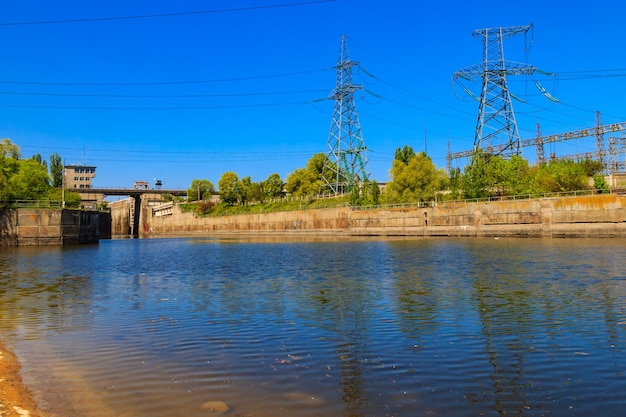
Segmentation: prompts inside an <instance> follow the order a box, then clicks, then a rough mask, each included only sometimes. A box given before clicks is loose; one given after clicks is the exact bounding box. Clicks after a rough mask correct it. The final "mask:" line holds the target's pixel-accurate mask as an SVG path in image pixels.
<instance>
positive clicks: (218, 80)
mask: <svg viewBox="0 0 626 417" xmlns="http://www.w3.org/2000/svg"><path fill="white" fill-rule="evenodd" d="M331 69H332V70H334V68H332V67H328V68H318V69H311V70H304V71H293V72H284V73H278V74H266V75H251V76H246V77H234V78H221V79H213V80H191V81H146V82H124V83H102V82H100V83H97V82H88V83H76V82H72V83H70V82H55V81H9V80H0V84H16V85H57V86H106V87H110V86H140V85H145V86H147V85H183V84H210V83H224V82H234V81H249V80H260V79H266V78H280V77H289V76H295V75H303V74H311V73H314V72H323V71H328V70H331Z"/></svg>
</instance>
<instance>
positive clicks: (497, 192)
mask: <svg viewBox="0 0 626 417" xmlns="http://www.w3.org/2000/svg"><path fill="white" fill-rule="evenodd" d="M329 164H330V161H329V160H328V156H327V155H325V154H323V153H318V154H315V155H313V156H312V157H311V158H310V159H309V160H308V162H307V164H306V166H305V167H303V168H298V169H296V170H295V171H294V172H292V173H291V174H289V176H288V177H287V179H286V180H285V181H283V180H282V179H281V178H280V176H279V175H278V174H272V175H270V176H269V177H268V178H267V179H266V180H264V181H261V182H258V183H256V182H253V181H252V180H251V178H250V177H244V178H239V177H238V175H237V174H236V173H234V172H225V173H224V174H223V175H222V177H221V178H220V180H219V181H218V190H219V191H217V192H216V190H215V187H214V185H213V184H212V183H211V182H210V181H208V180H194V181H193V182H192V184H191V186H190V188H189V190H188V192H187V200H188V201H190V202H191V201H197V200H204V201H205V203H204V205H202V206H199V210H198V211H199V212H201V213H206V212H209V211H211V209H212V207H214V206H215V204H217V203H212V202H208V200H209V195H211V194H218V195H219V197H220V198H219V200H220V203H219V204H221V205H228V206H234V205H246V204H264V203H266V202H267V201H268V200H270V199H273V198H275V197H279V196H283V195H289V196H294V197H308V198H310V199H315V198H316V197H318V196H320V195H323V194H326V193H328V192H329V191H330V190H329V189H328V187H327V184H326V182H325V181H324V177H323V174H324V167H325V166H326V167H328V166H329ZM602 168H603V167H602V164H601V162H599V161H594V160H588V159H585V160H579V161H573V160H557V159H555V160H550V161H548V162H546V163H543V164H538V165H533V166H531V165H530V164H529V163H528V161H527V160H525V159H523V158H522V157H520V156H513V157H511V158H508V159H505V158H503V157H501V156H496V155H490V154H487V153H483V152H479V153H476V154H475V155H474V156H473V158H472V160H471V163H470V165H468V166H467V167H465V168H464V170H463V171H461V170H459V169H457V170H452V171H451V172H446V171H445V170H444V169H440V168H437V167H436V166H435V164H434V163H433V161H432V159H431V158H430V157H429V156H428V155H426V154H425V153H424V152H419V153H416V152H415V151H414V150H413V149H412V148H411V147H410V146H404V147H402V148H398V149H397V150H396V152H395V155H394V159H393V161H392V164H391V169H390V171H389V178H390V180H389V182H387V184H386V186H385V187H384V188H381V187H380V186H379V185H378V183H376V181H368V182H364V183H362V184H360V186H359V187H354V188H353V189H352V190H351V192H350V194H349V195H348V201H349V202H350V203H351V204H356V205H377V204H396V203H416V202H425V201H434V200H438V199H439V200H451V199H474V198H487V197H493V196H507V195H522V194H544V193H553V192H566V191H579V190H585V189H589V188H596V189H598V190H603V189H606V188H608V187H607V184H606V182H605V180H604V176H603V175H602ZM591 184H593V185H591Z"/></svg>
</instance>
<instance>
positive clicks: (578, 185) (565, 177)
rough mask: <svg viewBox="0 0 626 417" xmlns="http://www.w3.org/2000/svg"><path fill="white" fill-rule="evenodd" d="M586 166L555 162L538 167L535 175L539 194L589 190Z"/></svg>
mask: <svg viewBox="0 0 626 417" xmlns="http://www.w3.org/2000/svg"><path fill="white" fill-rule="evenodd" d="M588 178H589V177H588V176H587V172H586V169H585V166H584V164H583V163H581V162H574V161H572V160H553V161H550V162H548V163H547V164H543V165H541V166H540V167H538V168H537V169H536V170H535V172H534V175H533V178H532V181H533V190H534V192H537V193H546V192H548V193H549V192H563V191H577V190H584V189H587V188H589V185H588Z"/></svg>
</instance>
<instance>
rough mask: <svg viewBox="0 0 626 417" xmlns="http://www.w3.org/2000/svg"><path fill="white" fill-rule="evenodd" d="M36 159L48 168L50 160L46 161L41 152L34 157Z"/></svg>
mask: <svg viewBox="0 0 626 417" xmlns="http://www.w3.org/2000/svg"><path fill="white" fill-rule="evenodd" d="M32 159H33V160H34V161H36V162H39V163H40V164H41V165H43V166H45V167H46V169H48V162H46V161H45V160H44V159H43V157H42V156H41V154H40V153H36V154H35V155H33V158H32Z"/></svg>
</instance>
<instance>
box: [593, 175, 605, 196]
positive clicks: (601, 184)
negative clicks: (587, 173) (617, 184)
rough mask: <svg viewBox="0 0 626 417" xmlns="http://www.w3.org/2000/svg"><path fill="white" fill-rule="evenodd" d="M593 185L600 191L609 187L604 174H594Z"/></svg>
mask: <svg viewBox="0 0 626 417" xmlns="http://www.w3.org/2000/svg"><path fill="white" fill-rule="evenodd" d="M593 186H594V187H595V189H596V190H598V191H599V192H600V193H602V192H604V191H607V190H608V189H609V184H607V183H606V179H605V178H604V175H594V176H593Z"/></svg>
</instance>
